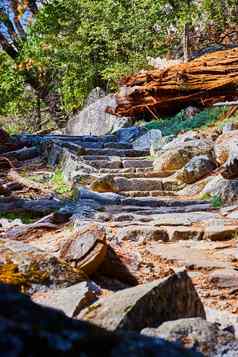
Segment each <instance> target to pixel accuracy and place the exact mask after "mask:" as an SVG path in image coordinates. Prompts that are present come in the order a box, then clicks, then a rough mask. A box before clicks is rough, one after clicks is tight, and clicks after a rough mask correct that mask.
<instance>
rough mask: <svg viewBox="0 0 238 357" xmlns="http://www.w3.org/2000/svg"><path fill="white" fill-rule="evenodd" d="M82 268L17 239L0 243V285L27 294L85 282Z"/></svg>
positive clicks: (2, 240) (0, 241)
mask: <svg viewBox="0 0 238 357" xmlns="http://www.w3.org/2000/svg"><path fill="white" fill-rule="evenodd" d="M85 277H86V276H85V273H84V272H83V271H82V270H80V269H79V268H73V267H72V266H71V264H69V263H67V262H65V261H63V260H60V259H58V258H57V257H56V256H54V255H53V254H49V253H47V252H46V251H44V250H40V249H37V248H36V247H34V246H31V245H30V244H27V243H24V242H20V241H15V240H4V239H1V240H0V282H1V283H9V284H12V285H15V286H16V287H17V288H18V289H22V290H24V291H27V290H31V292H33V291H38V290H42V288H64V287H68V286H71V285H73V284H76V283H78V282H82V281H84V280H85Z"/></svg>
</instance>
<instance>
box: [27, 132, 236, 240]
mask: <svg viewBox="0 0 238 357" xmlns="http://www.w3.org/2000/svg"><path fill="white" fill-rule="evenodd" d="M27 140H29V141H30V142H31V144H32V141H33V142H34V141H35V144H40V146H41V150H42V151H43V152H44V154H45V156H46V157H47V160H48V163H49V164H50V165H51V166H57V165H60V166H61V168H62V170H63V173H64V176H65V179H66V180H67V181H68V182H70V183H71V184H72V185H73V187H74V191H75V197H76V198H77V200H78V201H77V202H79V203H80V205H81V207H86V211H87V212H88V207H90V212H92V211H93V212H94V214H93V215H92V214H91V215H90V217H91V218H92V217H93V219H94V221H97V222H100V223H105V222H110V227H111V228H113V229H114V235H115V236H116V235H118V236H121V233H120V231H121V230H123V229H124V228H125V227H126V235H129V236H130V234H129V232H130V231H131V230H132V231H133V232H137V233H133V234H132V235H133V237H134V238H133V239H137V240H140V237H143V236H146V237H148V234H149V233H148V232H149V231H150V232H151V234H150V236H151V237H154V232H156V237H157V238H156V239H158V237H162V240H163V241H168V240H180V239H181V240H185V239H196V240H197V239H207V238H208V239H210V238H211V239H216V236H217V237H218V236H219V237H221V232H222V231H224V232H226V234H225V237H226V238H225V239H228V238H229V237H230V238H232V237H233V236H234V234H236V233H237V232H238V229H237V221H236V220H234V219H229V217H226V216H225V215H224V214H222V213H221V212H220V210H218V209H217V210H215V209H213V208H212V207H211V205H210V203H209V202H207V201H204V200H198V199H194V198H193V197H185V196H181V194H180V190H182V189H183V188H184V184H180V183H178V182H177V181H176V180H175V178H174V176H173V175H172V176H171V175H169V173H165V172H159V171H156V170H154V168H153V159H152V158H151V157H150V152H149V151H148V150H135V149H133V147H132V145H131V144H130V143H128V142H121V141H120V140H118V137H117V136H116V135H105V136H102V137H93V136H92V137H89V136H78V137H76V136H75V137H71V136H61V135H48V136H42V137H40V136H36V137H32V136H26V137H25V141H26V142H27ZM138 228H139V230H138ZM175 228H176V232H175ZM126 235H125V237H126ZM135 236H136V238H135ZM219 239H220V238H219Z"/></svg>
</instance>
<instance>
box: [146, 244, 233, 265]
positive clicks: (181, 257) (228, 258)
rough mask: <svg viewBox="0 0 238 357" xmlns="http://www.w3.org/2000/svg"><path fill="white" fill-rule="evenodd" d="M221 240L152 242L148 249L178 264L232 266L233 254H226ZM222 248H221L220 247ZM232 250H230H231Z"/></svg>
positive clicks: (153, 253)
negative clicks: (220, 243)
mask: <svg viewBox="0 0 238 357" xmlns="http://www.w3.org/2000/svg"><path fill="white" fill-rule="evenodd" d="M218 243H219V242H217V243H216V242H205V241H191V240H190V241H180V242H177V243H151V244H150V246H149V247H148V248H147V249H148V251H149V252H150V253H151V254H152V255H154V256H159V257H160V258H162V259H165V260H168V261H172V262H175V263H177V264H178V265H183V266H184V265H185V266H186V267H188V268H197V269H209V270H210V269H216V268H218V269H220V268H223V269H224V268H228V267H232V255H226V254H225V253H224V251H225V250H226V248H224V249H222V247H223V246H222V245H219V244H218ZM219 248H221V249H219ZM229 252H230V250H229Z"/></svg>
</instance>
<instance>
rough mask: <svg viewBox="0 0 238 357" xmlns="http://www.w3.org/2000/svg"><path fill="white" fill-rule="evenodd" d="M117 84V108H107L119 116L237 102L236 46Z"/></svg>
mask: <svg viewBox="0 0 238 357" xmlns="http://www.w3.org/2000/svg"><path fill="white" fill-rule="evenodd" d="M120 85H121V86H122V90H121V92H119V93H118V94H117V95H116V102H117V105H116V107H115V108H108V109H107V111H108V112H110V113H113V114H116V115H119V116H131V117H133V116H137V115H140V114H149V115H150V117H151V115H152V114H151V113H153V115H154V116H169V115H171V114H175V113H177V112H179V111H180V110H181V109H183V108H186V107H187V106H188V105H194V106H197V107H200V108H202V107H209V106H211V105H214V104H215V103H217V102H225V101H230V100H232V101H236V100H238V91H237V85H238V49H237V48H234V49H231V50H226V51H218V52H214V53H210V54H207V55H205V56H202V57H200V58H198V59H195V60H193V61H191V62H188V63H182V64H176V65H173V66H171V67H169V68H167V69H165V70H159V69H154V70H150V71H141V72H140V73H138V74H135V75H132V76H129V77H126V78H124V79H123V80H121V82H120Z"/></svg>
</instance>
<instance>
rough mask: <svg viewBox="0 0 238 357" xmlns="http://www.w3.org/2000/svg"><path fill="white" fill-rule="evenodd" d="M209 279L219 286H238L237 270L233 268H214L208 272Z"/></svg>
mask: <svg viewBox="0 0 238 357" xmlns="http://www.w3.org/2000/svg"><path fill="white" fill-rule="evenodd" d="M209 280H210V282H211V283H213V284H215V285H216V286H217V287H219V288H236V289H237V288H238V271H236V270H234V269H222V270H216V271H214V272H212V273H210V274H209Z"/></svg>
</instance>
